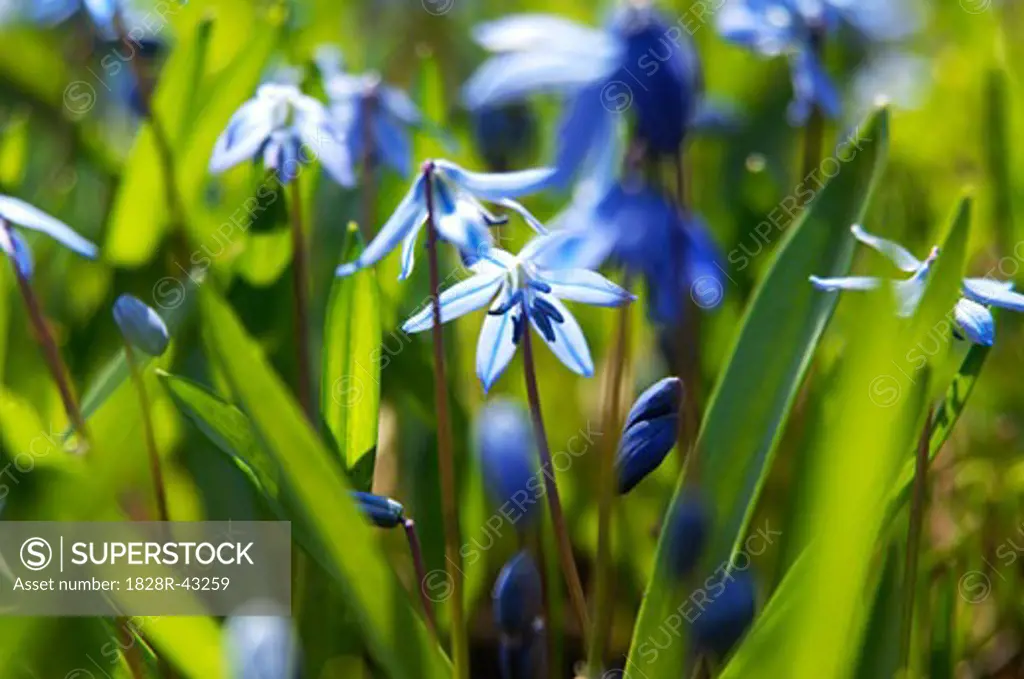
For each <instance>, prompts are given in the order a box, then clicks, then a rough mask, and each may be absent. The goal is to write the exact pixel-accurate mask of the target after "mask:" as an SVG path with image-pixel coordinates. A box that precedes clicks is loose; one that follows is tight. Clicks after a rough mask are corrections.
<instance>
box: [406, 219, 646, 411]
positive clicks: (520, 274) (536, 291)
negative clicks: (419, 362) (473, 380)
mask: <svg viewBox="0 0 1024 679" xmlns="http://www.w3.org/2000/svg"><path fill="white" fill-rule="evenodd" d="M559 236H560V234H557V233H552V234H548V235H545V236H539V237H536V238H534V239H533V240H532V241H530V242H529V243H527V244H526V245H525V246H524V247H523V249H522V250H521V251H520V252H519V254H518V255H516V256H514V257H513V256H512V255H510V254H509V253H507V252H505V251H504V250H499V249H497V248H492V249H491V250H490V251H489V254H488V255H487V256H486V257H485V258H481V259H479V260H478V261H477V262H476V263H475V264H473V266H472V267H470V269H471V271H472V272H473V276H471V277H470V278H467V279H466V280H464V281H461V282H459V283H456V284H455V285H453V286H451V287H450V288H448V289H447V290H445V291H444V292H442V293H441V295H440V304H441V322H442V323H446V322H448V321H450V320H452V319H454V318H458V317H459V316H462V315H464V314H467V313H469V312H471V311H475V310H477V309H480V308H482V307H484V306H487V305H490V310H489V311H488V314H487V318H486V319H485V320H484V324H483V328H482V329H481V331H480V338H479V340H478V342H477V347H476V374H477V377H479V378H480V381H481V383H483V386H484V390H485V391H486V390H488V389H490V388H491V385H493V384H494V382H495V381H496V380H497V379H498V377H499V376H500V375H501V373H502V371H504V370H505V368H506V367H507V366H508V364H509V361H511V360H512V356H514V355H515V352H516V346H517V345H518V344H519V340H520V339H521V338H522V333H523V332H525V329H526V324H525V321H526V320H529V323H530V325H531V326H533V329H534V330H535V331H536V332H537V333H538V334H539V335H540V336H541V337H543V338H544V341H545V342H546V343H547V345H548V347H549V348H550V349H551V351H552V352H553V353H554V354H555V356H557V357H558V359H559V360H560V361H561V362H562V363H564V364H565V365H566V367H568V368H569V369H570V370H572V371H573V372H574V373H576V374H578V375H583V376H585V377H590V376H591V375H593V374H594V362H593V359H591V357H590V348H589V347H588V346H587V340H586V338H585V337H584V336H583V331H582V330H581V329H580V326H579V323H577V322H576V319H575V318H573V316H572V314H571V313H570V312H569V310H568V309H567V308H566V307H565V305H564V304H562V302H561V300H563V299H565V300H570V301H574V302H583V303H585V304H593V305H596V306H621V305H623V304H626V303H628V302H630V301H632V300H633V299H634V297H633V296H632V295H631V294H629V293H628V292H627V291H626V290H623V289H622V288H620V287H619V286H618V285H615V284H614V283H612V282H611V281H609V280H608V279H606V278H605V277H604V276H602V275H601V274H599V273H596V272H594V271H589V270H586V269H546V268H542V267H540V266H538V264H537V262H536V261H535V259H536V260H541V259H543V254H544V250H545V249H546V248H547V247H548V246H550V245H551V244H552V243H556V242H557V239H558V237H559ZM431 312H432V309H431V307H430V305H427V306H426V307H425V308H424V309H422V310H421V311H419V312H418V313H416V314H415V315H413V316H412V317H411V318H410V319H409V320H408V321H406V322H405V324H404V325H403V326H402V329H403V330H404V331H405V332H408V333H413V332H423V331H424V330H429V329H430V328H432V327H433V325H434V317H433V314H432V313H431Z"/></svg>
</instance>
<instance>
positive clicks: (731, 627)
mask: <svg viewBox="0 0 1024 679" xmlns="http://www.w3.org/2000/svg"><path fill="white" fill-rule="evenodd" d="M707 593H708V597H709V598H710V602H709V603H707V604H705V606H704V610H703V611H701V613H700V615H698V616H697V617H696V618H695V619H694V620H693V623H692V630H693V640H694V643H695V644H696V646H697V648H698V649H699V650H701V651H702V652H707V653H712V654H714V655H716V656H717V657H719V658H721V657H723V656H725V655H727V654H728V653H729V651H730V650H731V649H732V647H733V646H735V645H736V642H738V641H739V640H740V638H741V637H742V636H743V635H744V634H745V633H746V631H747V629H748V628H749V627H750V623H751V622H753V620H754V613H755V612H756V607H757V592H756V588H755V585H754V578H753V576H751V574H750V572H749V571H733V572H730V573H725V574H723V575H722V576H721V577H720V578H718V580H717V582H715V583H714V584H713V585H711V586H709V587H708V588H707Z"/></svg>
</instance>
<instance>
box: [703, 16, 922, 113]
mask: <svg viewBox="0 0 1024 679" xmlns="http://www.w3.org/2000/svg"><path fill="white" fill-rule="evenodd" d="M844 24H845V25H849V26H851V27H853V28H854V29H855V30H856V31H858V32H859V33H860V34H861V35H863V36H864V37H865V38H867V39H870V40H877V41H888V40H895V39H898V38H901V37H903V36H905V35H906V34H908V33H909V32H911V31H912V30H913V29H914V27H915V24H916V18H915V17H914V15H913V13H912V12H911V11H910V10H909V8H908V7H906V6H905V5H904V4H903V3H900V2H897V1H896V0H864V1H862V2H847V1H845V0H726V3H725V5H724V6H723V7H722V9H721V11H719V13H718V30H719V32H720V33H721V34H722V36H723V37H724V38H725V39H726V40H730V41H732V42H735V43H737V44H740V45H744V46H747V47H749V48H751V49H753V50H754V51H756V52H758V53H759V54H762V55H765V56H768V57H774V56H778V55H782V54H785V55H787V56H788V57H789V59H790V68H791V71H792V78H793V102H792V103H791V104H790V109H789V117H790V122H791V123H792V124H794V125H802V124H804V123H805V122H806V121H807V118H808V117H809V116H810V114H811V111H812V109H813V108H814V107H815V106H817V107H818V108H819V109H821V111H822V112H823V113H824V114H825V115H827V116H829V117H836V116H837V115H839V109H840V102H839V94H838V92H837V91H836V89H835V87H834V85H833V84H832V81H831V80H830V79H829V77H828V75H827V74H826V73H825V69H824V67H823V65H822V63H821V60H820V54H819V52H820V49H821V45H822V41H823V40H824V39H825V37H826V36H827V35H829V34H832V33H835V32H836V31H837V30H838V29H839V27H840V26H842V25H844Z"/></svg>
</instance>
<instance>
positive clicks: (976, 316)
mask: <svg viewBox="0 0 1024 679" xmlns="http://www.w3.org/2000/svg"><path fill="white" fill-rule="evenodd" d="M953 318H954V320H956V324H957V326H958V327H959V328H960V331H961V332H962V333H963V334H964V336H965V337H966V338H967V339H968V340H970V341H971V342H973V343H975V344H982V345H984V346H986V347H990V346H992V342H993V341H995V337H996V328H995V320H993V318H992V312H991V311H989V310H988V308H987V307H985V306H983V305H981V304H978V303H977V302H975V301H972V300H969V299H967V298H965V297H961V298H960V301H958V302H957V303H956V307H954V309H953Z"/></svg>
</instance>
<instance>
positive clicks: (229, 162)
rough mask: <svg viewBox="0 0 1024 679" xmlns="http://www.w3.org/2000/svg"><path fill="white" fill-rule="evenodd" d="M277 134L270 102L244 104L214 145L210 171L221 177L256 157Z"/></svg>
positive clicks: (256, 100)
mask: <svg viewBox="0 0 1024 679" xmlns="http://www.w3.org/2000/svg"><path fill="white" fill-rule="evenodd" d="M273 131H274V122H273V106H272V105H271V103H270V102H269V101H268V100H265V99H253V100H250V101H247V102H246V103H244V104H242V107H241V108H239V109H238V111H236V112H235V114H234V115H233V116H232V117H231V120H230V121H229V122H228V126H227V128H226V129H225V130H224V131H223V132H222V133H221V135H220V137H218V138H217V142H216V144H214V146H213V155H212V156H211V157H210V164H209V170H210V172H211V173H213V174H219V173H221V172H224V171H225V170H227V169H229V168H231V167H234V166H235V165H237V164H239V163H241V162H242V161H245V160H249V159H251V158H253V157H255V156H256V154H257V153H259V150H260V148H262V146H263V143H264V142H265V141H266V140H267V137H269V136H270V133H271V132H273Z"/></svg>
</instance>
